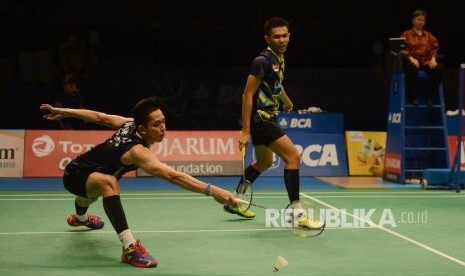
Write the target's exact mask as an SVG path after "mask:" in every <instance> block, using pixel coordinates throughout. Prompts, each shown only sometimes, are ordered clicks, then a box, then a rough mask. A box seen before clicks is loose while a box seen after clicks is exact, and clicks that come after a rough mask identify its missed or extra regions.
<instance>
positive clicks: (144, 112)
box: [132, 96, 162, 127]
mask: <svg viewBox="0 0 465 276" xmlns="http://www.w3.org/2000/svg"><path fill="white" fill-rule="evenodd" d="M161 108H162V103H161V100H160V98H158V97H155V96H153V97H149V98H145V99H142V100H140V101H138V102H137V103H136V105H134V107H133V108H132V118H134V123H135V124H136V127H137V126H139V125H143V126H146V125H147V121H148V115H149V114H150V113H152V112H154V111H156V110H159V109H161Z"/></svg>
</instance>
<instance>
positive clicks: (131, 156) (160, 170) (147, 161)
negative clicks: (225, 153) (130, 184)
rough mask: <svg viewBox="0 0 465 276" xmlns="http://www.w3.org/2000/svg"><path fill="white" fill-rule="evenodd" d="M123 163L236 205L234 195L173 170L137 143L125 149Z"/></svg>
mask: <svg viewBox="0 0 465 276" xmlns="http://www.w3.org/2000/svg"><path fill="white" fill-rule="evenodd" d="M122 162H123V163H132V164H136V165H137V166H139V167H140V168H141V169H142V170H144V171H145V172H146V173H148V174H150V175H152V176H156V177H159V178H162V179H164V180H166V181H168V182H171V183H173V184H175V185H177V186H180V187H181V188H184V189H186V190H189V191H192V192H196V193H200V194H205V195H207V196H212V197H213V198H214V199H215V200H216V201H217V202H219V203H221V204H225V203H230V204H232V205H234V206H236V205H237V202H236V199H235V198H234V196H233V195H232V194H231V193H230V192H229V191H227V190H225V189H222V188H220V187H218V186H215V185H212V184H208V183H205V182H203V181H200V180H198V179H197V178H195V177H193V176H191V175H189V174H186V173H182V172H178V171H176V170H174V169H173V168H172V167H170V166H168V165H167V164H165V163H163V162H161V161H160V160H158V158H157V157H156V156H155V155H154V154H153V153H152V152H151V151H150V150H149V149H148V148H145V147H143V146H142V145H137V146H134V147H133V148H131V149H130V150H129V151H127V152H126V153H125V154H124V155H123V157H122Z"/></svg>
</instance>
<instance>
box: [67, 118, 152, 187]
mask: <svg viewBox="0 0 465 276" xmlns="http://www.w3.org/2000/svg"><path fill="white" fill-rule="evenodd" d="M139 144H140V145H143V146H144V147H146V148H148V146H147V144H146V143H145V141H144V140H143V139H142V138H141V137H140V136H138V135H137V133H136V125H135V123H134V121H130V122H126V123H124V124H123V125H122V126H121V128H119V129H118V130H117V131H116V132H115V134H113V136H112V137H110V138H109V139H108V140H106V141H105V142H103V143H101V144H99V145H97V146H95V147H94V148H92V149H91V150H89V151H88V152H86V153H83V154H81V155H79V156H78V157H77V158H76V159H75V160H74V162H75V163H77V164H78V165H79V166H80V167H84V168H86V169H88V170H90V171H94V172H101V173H104V174H111V175H114V176H115V177H116V178H117V179H120V178H121V177H122V176H123V175H124V174H125V173H126V172H129V171H133V170H136V169H137V168H138V167H137V166H136V165H124V164H123V163H121V161H120V159H121V156H123V154H125V153H126V152H127V151H128V150H130V149H131V148H132V147H134V146H135V145H139Z"/></svg>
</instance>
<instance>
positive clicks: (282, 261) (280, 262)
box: [273, 256, 289, 272]
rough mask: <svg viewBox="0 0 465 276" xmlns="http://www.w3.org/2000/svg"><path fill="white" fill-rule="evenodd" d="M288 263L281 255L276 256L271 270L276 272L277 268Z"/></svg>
mask: <svg viewBox="0 0 465 276" xmlns="http://www.w3.org/2000/svg"><path fill="white" fill-rule="evenodd" d="M288 264H289V262H288V261H287V260H286V259H284V258H283V257H281V256H278V258H277V259H276V263H275V264H274V266H273V271H274V272H277V271H278V270H280V269H281V268H283V267H285V266H286V265H288Z"/></svg>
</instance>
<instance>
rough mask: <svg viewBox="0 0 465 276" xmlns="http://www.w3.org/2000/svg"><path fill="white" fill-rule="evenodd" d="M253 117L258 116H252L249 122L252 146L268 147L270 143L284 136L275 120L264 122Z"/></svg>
mask: <svg viewBox="0 0 465 276" xmlns="http://www.w3.org/2000/svg"><path fill="white" fill-rule="evenodd" d="M254 117H258V116H253V117H252V120H251V121H250V136H251V137H252V144H253V145H255V146H261V145H264V146H265V147H268V146H269V145H270V144H271V143H273V142H274V141H276V140H278V139H279V138H281V137H283V136H284V135H286V134H285V133H284V132H283V130H282V129H281V128H280V127H279V125H278V123H277V122H276V121H275V120H273V121H268V120H266V121H265V120H262V119H260V118H254Z"/></svg>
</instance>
